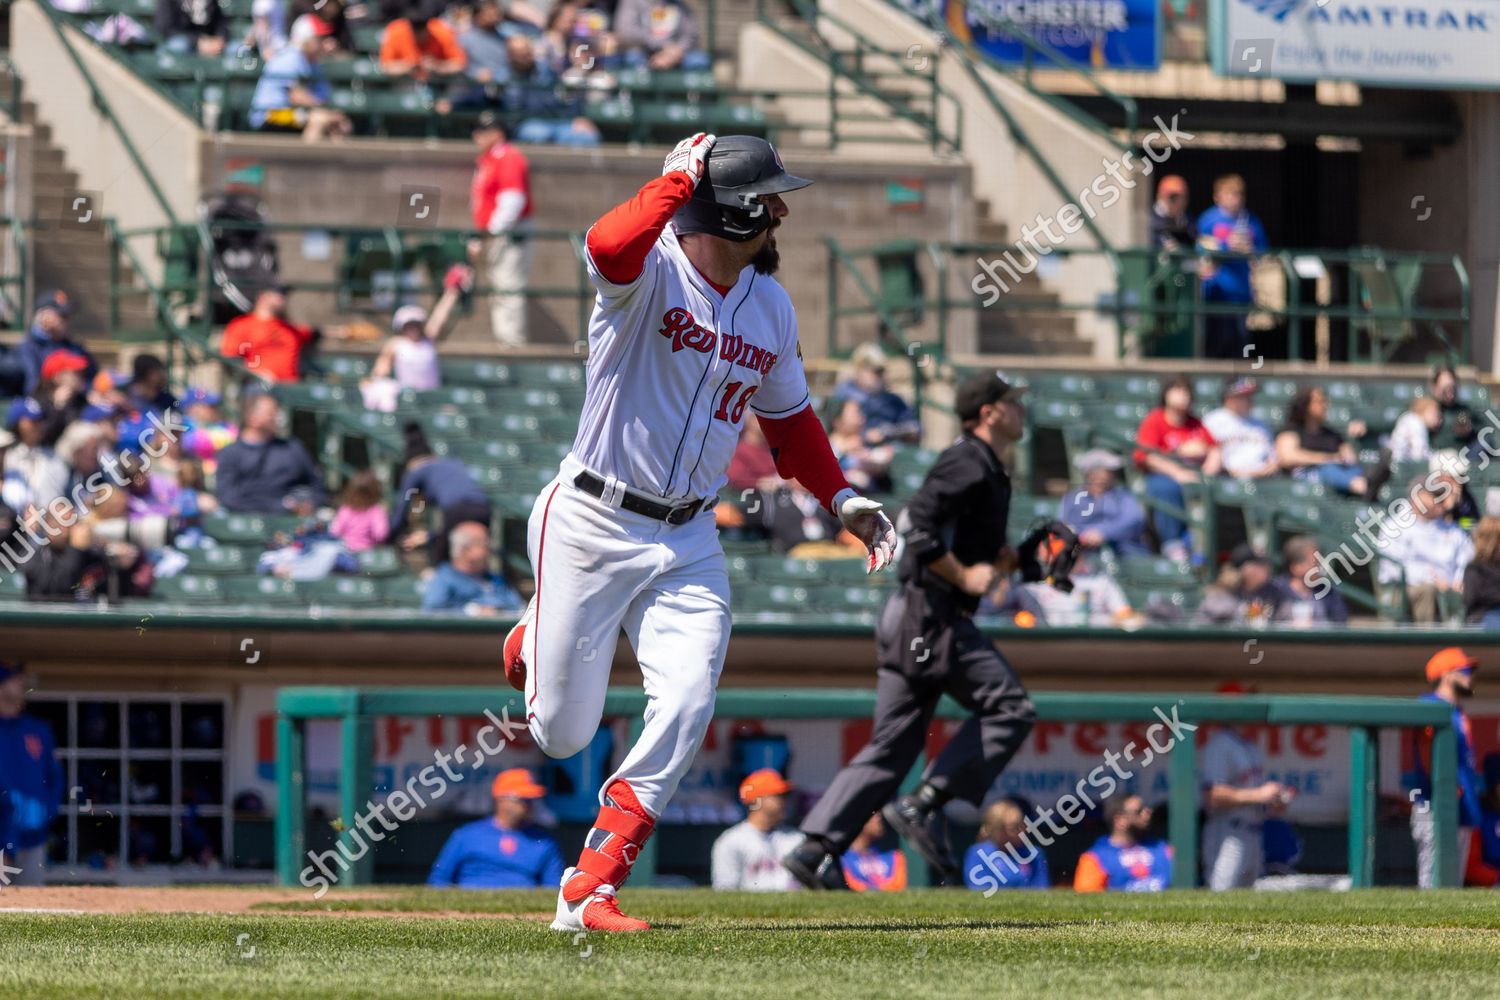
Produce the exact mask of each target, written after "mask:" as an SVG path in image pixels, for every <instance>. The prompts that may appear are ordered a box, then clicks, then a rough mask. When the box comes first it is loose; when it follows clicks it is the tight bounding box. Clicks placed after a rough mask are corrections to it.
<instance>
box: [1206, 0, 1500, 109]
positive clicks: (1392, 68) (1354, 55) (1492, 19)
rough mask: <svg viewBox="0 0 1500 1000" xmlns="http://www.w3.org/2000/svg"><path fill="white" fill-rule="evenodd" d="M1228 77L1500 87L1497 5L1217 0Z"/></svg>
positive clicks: (1468, 0)
mask: <svg viewBox="0 0 1500 1000" xmlns="http://www.w3.org/2000/svg"><path fill="white" fill-rule="evenodd" d="M1216 6H1217V11H1218V16H1217V17H1216V18H1215V23H1217V24H1218V25H1220V31H1219V32H1218V33H1217V35H1216V36H1215V38H1214V43H1215V44H1214V51H1213V61H1214V68H1215V69H1216V70H1217V71H1218V72H1219V73H1220V74H1222V75H1225V76H1265V77H1274V78H1276V79H1281V80H1298V81H1313V80H1352V81H1354V82H1356V83H1361V84H1367V85H1372V86H1392V87H1396V86H1405V87H1421V88H1427V89H1437V88H1444V89H1453V88H1478V87H1500V59H1497V58H1496V54H1497V53H1500V2H1497V0H1397V2H1391V3H1386V2H1381V0H1216Z"/></svg>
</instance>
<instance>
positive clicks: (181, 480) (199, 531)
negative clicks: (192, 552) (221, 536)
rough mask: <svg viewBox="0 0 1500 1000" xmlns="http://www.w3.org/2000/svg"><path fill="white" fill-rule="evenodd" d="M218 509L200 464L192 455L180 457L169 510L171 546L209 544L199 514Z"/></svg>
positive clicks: (186, 547) (179, 547) (193, 546)
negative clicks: (172, 500) (171, 532)
mask: <svg viewBox="0 0 1500 1000" xmlns="http://www.w3.org/2000/svg"><path fill="white" fill-rule="evenodd" d="M218 509H219V500H218V498H217V497H215V496H214V495H213V494H212V493H210V492H209V491H208V487H207V485H206V483H205V480H204V476H203V463H202V462H201V461H200V460H198V459H196V458H184V459H183V460H182V461H181V462H179V463H178V464H177V503H176V506H175V507H174V509H173V511H172V523H173V525H174V526H175V532H174V534H173V536H172V547H173V548H177V549H188V548H197V547H198V546H201V545H205V544H211V541H212V540H210V539H207V536H206V535H205V534H204V532H203V516H204V515H205V514H212V513H213V512H214V511H216V510H218Z"/></svg>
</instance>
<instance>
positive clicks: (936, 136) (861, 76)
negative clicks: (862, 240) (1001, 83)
mask: <svg viewBox="0 0 1500 1000" xmlns="http://www.w3.org/2000/svg"><path fill="white" fill-rule="evenodd" d="M785 2H786V3H787V4H788V6H790V7H791V8H792V9H793V10H794V11H795V12H796V13H797V15H798V16H800V17H801V18H802V19H803V20H804V21H805V22H806V23H807V24H808V26H809V27H810V28H811V29H812V31H813V37H814V38H815V39H816V40H817V41H818V42H819V43H820V46H816V47H815V46H812V45H809V44H808V43H807V41H806V40H805V39H803V38H801V37H799V36H797V35H796V34H795V33H793V32H791V31H788V30H787V29H786V28H784V27H782V26H781V25H780V24H779V23H778V22H777V20H776V18H775V17H773V16H772V15H771V13H770V12H769V11H768V10H767V9H766V0H756V2H755V13H756V19H757V20H758V21H759V22H760V23H761V24H762V25H764V26H765V27H767V28H769V29H770V30H771V31H773V32H775V33H776V34H777V35H778V36H780V37H781V38H782V39H783V40H784V41H787V42H789V43H791V44H792V45H794V46H796V47H797V48H799V49H801V50H802V51H804V52H807V53H808V54H810V55H813V56H815V57H817V58H818V59H819V60H820V61H822V62H824V63H826V64H827V66H828V71H829V85H828V92H827V93H828V101H829V109H828V116H829V137H830V139H829V142H830V145H831V146H834V147H836V146H837V145H838V119H839V114H838V97H839V93H838V87H837V83H838V81H839V80H841V79H842V80H847V81H848V82H849V84H850V85H851V86H853V87H854V89H855V91H856V92H858V93H859V94H861V95H863V96H865V97H869V98H872V99H874V100H876V101H879V102H880V103H881V104H882V105H884V106H885V108H886V109H887V111H889V112H890V113H891V114H892V115H893V116H895V117H897V118H899V119H901V120H903V121H906V122H910V123H911V124H914V125H917V126H918V127H920V128H923V129H924V130H925V131H926V132H927V135H928V140H929V142H930V143H931V145H932V148H933V150H934V151H938V150H940V149H942V148H943V147H944V146H947V148H948V149H950V150H952V151H954V152H957V151H959V150H960V149H961V148H962V142H963V102H961V101H960V100H959V99H958V97H957V96H956V95H955V94H953V93H952V92H951V91H949V90H948V89H946V88H945V87H943V86H942V85H940V84H939V83H938V81H937V61H936V60H930V61H929V67H930V68H929V70H928V71H926V72H923V71H920V70H917V69H914V68H913V67H912V66H911V64H910V63H911V61H910V60H909V59H908V58H907V57H906V54H905V53H903V52H898V51H896V50H894V49H887V48H884V47H882V46H880V45H877V44H875V43H874V42H871V41H870V40H869V39H868V38H867V37H866V36H865V34H864V33H863V32H862V31H860V30H859V28H858V27H857V26H855V25H853V24H851V23H850V22H848V21H846V20H844V19H843V18H840V17H838V16H837V15H835V14H831V13H828V12H827V11H823V10H820V9H819V8H817V7H816V6H815V5H814V4H813V3H811V2H810V0H785ZM820 21H826V22H828V23H829V24H831V25H833V26H834V27H836V28H838V29H839V30H840V31H841V32H844V33H845V34H847V35H849V36H850V37H851V38H852V39H853V43H852V44H853V46H854V48H853V56H854V58H853V62H852V64H851V62H850V60H848V59H847V58H846V55H847V53H845V52H842V51H840V50H839V49H837V48H835V47H834V46H833V44H832V43H831V42H830V41H829V40H828V39H827V38H826V37H824V35H823V33H822V32H821V31H820V30H819V29H818V23H819V22H820ZM866 55H874V56H879V57H881V58H883V59H886V60H888V61H889V62H890V64H891V69H892V70H893V71H894V72H897V73H899V74H901V75H902V76H906V77H910V78H912V79H916V80H920V81H922V83H923V84H924V85H925V86H927V88H928V92H929V94H930V95H931V96H930V101H929V103H930V107H931V110H930V111H929V112H928V113H927V114H926V115H925V116H924V115H921V114H918V113H917V112H915V111H913V110H912V109H910V108H908V107H905V106H902V105H901V104H899V103H896V102H893V101H891V100H890V99H888V97H887V96H886V95H885V94H883V93H881V91H880V89H879V88H878V87H876V86H875V85H874V84H873V83H872V82H871V81H870V79H869V75H868V73H867V72H866V70H865V69H864V65H863V64H864V61H865V56H866ZM777 93H784V94H786V96H794V95H792V94H790V93H788V92H781V91H778V92H777ZM942 102H946V103H947V105H948V108H949V110H950V111H951V112H952V114H953V120H954V127H953V132H952V134H951V135H950V134H946V133H944V131H943V129H942V125H941V123H940V110H939V105H940V103H942ZM882 141H894V140H893V139H892V138H891V137H889V136H886V137H883V139H882Z"/></svg>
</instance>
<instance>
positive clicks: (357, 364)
mask: <svg viewBox="0 0 1500 1000" xmlns="http://www.w3.org/2000/svg"><path fill="white" fill-rule="evenodd" d="M312 360H313V363H312V366H313V367H314V368H316V369H317V370H318V371H321V372H325V373H326V374H328V375H332V376H334V377H335V378H337V379H341V380H343V381H346V382H355V381H358V380H359V379H362V378H364V377H365V376H366V375H369V374H370V368H371V367H372V366H373V364H374V360H373V358H371V357H370V356H367V355H361V354H319V355H316V356H315V357H314V358H313V359H312Z"/></svg>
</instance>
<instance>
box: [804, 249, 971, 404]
mask: <svg viewBox="0 0 1500 1000" xmlns="http://www.w3.org/2000/svg"><path fill="white" fill-rule="evenodd" d="M823 245H824V246H825V247H827V248H828V346H827V353H828V356H829V357H834V356H836V354H837V347H838V343H837V339H836V331H837V324H838V317H839V316H840V315H844V314H847V313H848V312H849V310H847V309H840V307H839V304H838V299H839V292H838V286H839V276H840V275H841V274H848V275H849V277H851V278H852V279H853V280H854V283H855V284H856V285H858V286H859V290H860V291H861V292H862V293H863V294H864V296H865V298H866V300H868V301H869V303H870V306H869V312H870V313H873V314H874V315H875V316H876V317H877V318H879V320H880V325H881V328H882V330H883V331H884V333H885V336H886V337H888V338H889V339H891V340H893V341H894V342H895V344H896V346H897V347H898V348H899V349H900V351H901V353H902V354H903V355H905V356H906V358H907V360H908V361H910V362H911V382H912V390H911V395H912V408H913V409H915V410H916V411H917V413H919V414H920V413H921V412H922V408H923V406H924V396H925V392H924V383H925V381H926V378H925V376H924V374H923V369H925V368H926V367H927V365H926V364H925V363H924V361H923V358H922V355H921V352H920V351H918V350H917V347H918V346H920V345H914V344H912V343H911V342H909V341H908V340H907V339H906V337H905V336H904V335H903V334H902V332H901V329H902V324H901V323H900V321H899V320H897V319H896V317H895V316H894V315H892V313H891V311H890V310H889V309H887V308H886V307H885V305H884V304H883V303H882V302H881V301H880V296H879V294H878V293H877V292H876V291H875V289H874V288H873V287H872V286H871V285H870V282H869V281H868V280H867V279H866V278H865V276H864V275H863V274H861V273H860V270H859V268H858V266H856V264H855V262H854V259H853V258H852V257H850V256H849V255H848V254H847V253H846V252H845V251H844V249H843V248H842V247H840V246H839V243H838V240H836V239H834V238H833V237H832V236H824V237H823ZM856 308H858V307H856ZM943 348H944V345H943V344H941V343H940V344H938V349H937V351H935V352H934V354H936V355H937V357H938V359H939V360H941V358H942V354H943Z"/></svg>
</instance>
